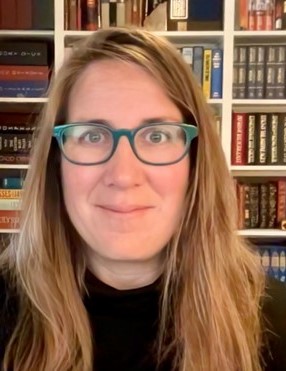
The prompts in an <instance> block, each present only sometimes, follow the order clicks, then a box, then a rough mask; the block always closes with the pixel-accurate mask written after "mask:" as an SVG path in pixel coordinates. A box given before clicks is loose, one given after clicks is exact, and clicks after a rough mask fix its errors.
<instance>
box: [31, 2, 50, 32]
mask: <svg viewBox="0 0 286 371" xmlns="http://www.w3.org/2000/svg"><path fill="white" fill-rule="evenodd" d="M32 21H33V29H34V30H53V29H54V0H44V1H43V0H32Z"/></svg>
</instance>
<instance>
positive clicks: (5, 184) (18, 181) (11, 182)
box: [1, 177, 24, 189]
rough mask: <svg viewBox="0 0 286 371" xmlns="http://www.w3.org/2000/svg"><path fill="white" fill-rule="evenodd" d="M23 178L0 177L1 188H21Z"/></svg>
mask: <svg viewBox="0 0 286 371" xmlns="http://www.w3.org/2000/svg"><path fill="white" fill-rule="evenodd" d="M23 184H24V178H19V177H17V178H16V177H7V178H2V179H1V188H5V189H22V188H23Z"/></svg>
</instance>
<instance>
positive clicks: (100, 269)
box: [87, 254, 163, 290]
mask: <svg viewBox="0 0 286 371" xmlns="http://www.w3.org/2000/svg"><path fill="white" fill-rule="evenodd" d="M92 255H93V256H90V255H89V256H88V264H87V266H88V268H89V270H90V271H91V272H92V273H93V274H94V275H95V276H96V277H97V278H98V279H99V280H100V281H102V282H104V283H105V284H107V285H109V286H111V287H114V288H116V289H118V290H130V289H135V288H139V287H144V286H148V285H150V284H152V283H153V282H154V281H156V279H157V278H158V277H159V276H160V275H161V274H162V268H163V257H162V254H161V255H160V256H158V257H156V258H152V260H151V259H150V260H146V261H115V260H110V259H106V258H102V257H100V256H98V255H96V256H94V254H92Z"/></svg>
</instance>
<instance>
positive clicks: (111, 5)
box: [109, 0, 137, 27]
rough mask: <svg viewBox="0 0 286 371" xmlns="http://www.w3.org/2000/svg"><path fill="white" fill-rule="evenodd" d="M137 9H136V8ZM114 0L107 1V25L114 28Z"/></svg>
mask: <svg viewBox="0 0 286 371" xmlns="http://www.w3.org/2000/svg"><path fill="white" fill-rule="evenodd" d="M136 9H137V8H136ZM116 10H117V9H116V0H110V1H109V24H110V27H116V17H117V16H116Z"/></svg>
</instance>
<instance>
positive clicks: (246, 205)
mask: <svg viewBox="0 0 286 371" xmlns="http://www.w3.org/2000/svg"><path fill="white" fill-rule="evenodd" d="M250 227H251V221H250V184H244V228H246V229H249V228H250Z"/></svg>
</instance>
